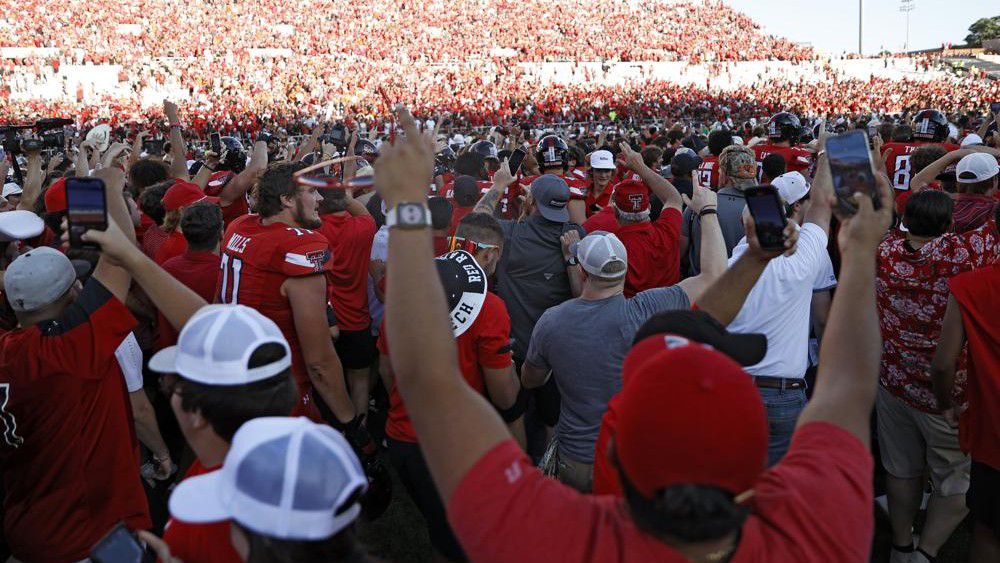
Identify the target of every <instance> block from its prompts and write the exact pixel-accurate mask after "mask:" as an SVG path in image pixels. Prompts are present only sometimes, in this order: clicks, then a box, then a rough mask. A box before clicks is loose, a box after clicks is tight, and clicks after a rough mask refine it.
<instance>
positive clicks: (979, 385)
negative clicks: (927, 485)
mask: <svg viewBox="0 0 1000 563" xmlns="http://www.w3.org/2000/svg"><path fill="white" fill-rule="evenodd" d="M948 286H949V287H950V288H951V294H952V295H954V296H955V300H956V301H958V305H959V307H961V309H962V324H963V325H964V327H965V337H966V338H967V339H968V351H969V362H968V367H969V375H968V391H967V392H966V396H967V397H968V400H969V408H968V410H966V411H965V413H963V414H962V417H961V419H960V420H959V427H958V439H959V443H960V444H961V446H962V450H963V451H965V452H968V453H969V455H971V456H972V459H974V460H976V461H979V462H982V463H985V464H986V465H989V466H990V467H992V468H993V469H996V470H998V471H1000V401H998V398H1000V316H998V315H997V312H998V311H1000V265H997V264H994V265H992V266H989V267H987V268H982V269H980V270H973V271H971V272H966V273H964V274H960V275H958V276H955V277H953V278H951V281H949V282H948Z"/></svg>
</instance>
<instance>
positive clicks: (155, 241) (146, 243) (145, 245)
mask: <svg viewBox="0 0 1000 563" xmlns="http://www.w3.org/2000/svg"><path fill="white" fill-rule="evenodd" d="M168 236H169V235H168V234H167V233H165V232H163V229H161V228H160V226H159V225H156V224H153V225H152V226H151V227H149V228H148V229H146V232H145V233H143V235H142V252H143V253H144V254H145V255H146V256H149V259H150V260H156V253H157V252H159V250H160V247H161V246H163V243H165V242H167V237H168ZM183 236H184V235H181V237H183Z"/></svg>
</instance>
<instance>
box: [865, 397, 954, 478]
mask: <svg viewBox="0 0 1000 563" xmlns="http://www.w3.org/2000/svg"><path fill="white" fill-rule="evenodd" d="M875 411H876V413H878V442H879V451H880V453H881V457H882V465H884V466H885V470H886V471H887V472H888V473H889V475H892V476H893V477H896V478H897V479H916V478H918V477H920V476H922V475H923V474H924V470H925V469H926V468H930V474H931V483H932V484H933V485H934V491H935V492H936V493H937V494H938V495H940V496H945V497H947V496H952V495H964V494H965V492H966V491H967V490H968V489H969V468H970V465H971V460H970V459H969V456H967V455H966V454H964V453H962V450H961V449H960V448H959V446H958V428H953V427H952V426H951V425H950V424H948V422H947V421H946V420H945V419H944V417H943V416H941V415H937V414H929V413H925V412H923V411H919V410H917V409H915V408H913V407H911V406H909V405H907V404H906V403H905V402H903V400H902V399H899V398H897V397H896V396H894V395H893V394H892V393H890V392H888V391H886V390H885V389H884V388H883V387H882V386H881V385H880V386H879V388H878V395H877V397H876V399H875Z"/></svg>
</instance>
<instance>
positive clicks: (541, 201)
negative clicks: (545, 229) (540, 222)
mask: <svg viewBox="0 0 1000 563" xmlns="http://www.w3.org/2000/svg"><path fill="white" fill-rule="evenodd" d="M531 197H532V199H534V200H535V203H537V204H538V211H539V212H540V213H541V214H542V217H545V218H546V219H548V220H549V221H555V222H556V223H565V222H567V221H569V211H568V210H567V209H566V205H567V204H568V203H569V186H568V185H567V184H566V180H563V179H562V178H560V177H559V176H556V175H555V174H543V175H541V176H539V177H538V178H535V181H534V182H532V183H531Z"/></svg>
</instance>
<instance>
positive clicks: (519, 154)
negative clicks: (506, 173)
mask: <svg viewBox="0 0 1000 563" xmlns="http://www.w3.org/2000/svg"><path fill="white" fill-rule="evenodd" d="M527 155H528V153H527V152H525V151H524V149H522V148H517V149H514V150H512V151H511V152H510V156H509V157H508V158H507V166H508V167H509V168H510V173H511V174H517V171H518V170H520V169H521V163H522V162H524V157H525V156H527Z"/></svg>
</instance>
